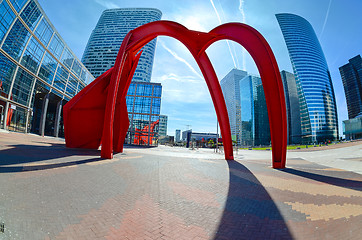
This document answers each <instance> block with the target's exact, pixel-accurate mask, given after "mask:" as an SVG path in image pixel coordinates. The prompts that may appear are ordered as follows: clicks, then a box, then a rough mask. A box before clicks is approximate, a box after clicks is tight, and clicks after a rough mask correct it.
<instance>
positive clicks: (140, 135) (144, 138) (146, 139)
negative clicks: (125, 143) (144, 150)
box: [133, 120, 160, 145]
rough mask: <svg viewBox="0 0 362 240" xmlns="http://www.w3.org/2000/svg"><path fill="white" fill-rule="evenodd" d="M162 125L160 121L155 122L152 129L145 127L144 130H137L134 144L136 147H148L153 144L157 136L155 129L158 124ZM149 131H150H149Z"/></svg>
mask: <svg viewBox="0 0 362 240" xmlns="http://www.w3.org/2000/svg"><path fill="white" fill-rule="evenodd" d="M159 123H160V120H157V121H154V122H153V123H151V128H149V126H148V125H147V126H145V127H144V128H143V129H142V130H140V129H138V128H136V129H135V130H136V131H135V132H136V133H135V135H134V141H133V144H136V145H140V144H142V145H148V144H149V143H152V140H153V137H154V135H155V133H154V129H155V126H156V125H157V124H159ZM148 130H149V131H148Z"/></svg>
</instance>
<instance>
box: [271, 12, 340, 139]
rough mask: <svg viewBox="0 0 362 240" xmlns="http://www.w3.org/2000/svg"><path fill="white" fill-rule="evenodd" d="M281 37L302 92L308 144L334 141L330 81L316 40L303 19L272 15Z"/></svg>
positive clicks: (334, 112) (335, 122)
mask: <svg viewBox="0 0 362 240" xmlns="http://www.w3.org/2000/svg"><path fill="white" fill-rule="evenodd" d="M276 17H277V20H278V22H279V25H280V28H281V31H282V34H283V36H284V39H285V42H286V45H287V48H288V52H289V56H290V60H291V63H292V67H293V71H294V75H295V78H296V81H298V82H300V84H301V86H302V90H303V92H304V96H305V100H306V104H307V109H308V114H309V119H310V124H311V140H312V141H313V142H323V141H326V140H335V139H337V138H338V119H337V108H336V101H335V96H334V90H333V85H332V80H331V77H330V73H329V70H328V66H327V62H326V59H325V57H324V54H323V51H322V48H321V46H320V43H319V41H318V38H317V36H316V34H315V32H314V30H313V27H312V26H311V25H310V23H309V22H308V21H307V20H305V19H304V18H302V17H300V16H297V15H294V14H289V13H282V14H276Z"/></svg>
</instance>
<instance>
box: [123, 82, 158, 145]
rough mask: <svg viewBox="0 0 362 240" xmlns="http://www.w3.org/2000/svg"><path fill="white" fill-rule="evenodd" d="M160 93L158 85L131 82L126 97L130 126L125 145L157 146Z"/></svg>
mask: <svg viewBox="0 0 362 240" xmlns="http://www.w3.org/2000/svg"><path fill="white" fill-rule="evenodd" d="M161 93H162V86H161V84H160V83H147V82H135V81H133V82H131V85H130V87H129V89H128V92H127V96H126V103H127V110H128V117H129V120H130V125H129V130H128V133H127V137H126V140H125V143H127V144H135V145H147V146H153V145H157V144H158V132H159V127H160V125H159V122H160V109H161Z"/></svg>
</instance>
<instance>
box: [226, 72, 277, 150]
mask: <svg viewBox="0 0 362 240" xmlns="http://www.w3.org/2000/svg"><path fill="white" fill-rule="evenodd" d="M220 85H221V89H222V91H223V95H224V99H225V103H226V107H227V110H228V115H229V121H230V128H231V134H232V135H233V136H234V138H235V139H236V141H237V144H238V145H239V146H257V145H269V144H270V129H269V119H268V112H267V108H266V101H265V95H264V89H263V85H262V83H261V79H260V78H259V77H256V76H251V75H248V73H247V72H245V71H242V70H238V69H232V70H231V71H230V72H229V73H228V74H227V75H226V76H225V77H224V78H223V79H222V80H221V81H220Z"/></svg>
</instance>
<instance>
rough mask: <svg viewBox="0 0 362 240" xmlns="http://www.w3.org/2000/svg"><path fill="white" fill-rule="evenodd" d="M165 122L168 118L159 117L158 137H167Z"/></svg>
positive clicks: (164, 116)
mask: <svg viewBox="0 0 362 240" xmlns="http://www.w3.org/2000/svg"><path fill="white" fill-rule="evenodd" d="M167 120H168V117H167V116H166V115H160V125H159V128H158V135H159V136H160V137H161V136H162V137H166V136H167Z"/></svg>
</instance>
